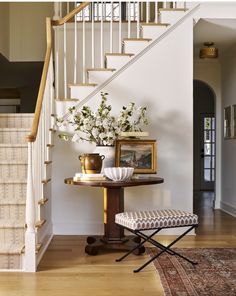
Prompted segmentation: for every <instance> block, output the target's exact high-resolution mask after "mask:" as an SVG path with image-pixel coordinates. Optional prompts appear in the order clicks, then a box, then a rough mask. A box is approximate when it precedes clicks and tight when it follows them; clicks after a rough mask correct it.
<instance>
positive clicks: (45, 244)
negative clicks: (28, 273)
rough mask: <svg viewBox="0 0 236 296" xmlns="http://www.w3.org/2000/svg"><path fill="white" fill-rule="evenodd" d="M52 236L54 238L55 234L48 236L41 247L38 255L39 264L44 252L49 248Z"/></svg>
mask: <svg viewBox="0 0 236 296" xmlns="http://www.w3.org/2000/svg"><path fill="white" fill-rule="evenodd" d="M52 238H53V234H51V235H50V236H49V237H48V238H47V240H45V241H43V245H42V248H41V249H40V251H39V254H38V256H37V266H38V265H39V263H40V261H41V259H42V257H43V255H44V253H45V252H46V250H47V248H48V246H49V244H50V242H51V240H52Z"/></svg>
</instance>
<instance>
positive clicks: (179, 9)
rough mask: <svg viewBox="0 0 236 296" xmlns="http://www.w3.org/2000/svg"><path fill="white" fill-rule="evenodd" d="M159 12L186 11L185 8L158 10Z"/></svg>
mask: <svg viewBox="0 0 236 296" xmlns="http://www.w3.org/2000/svg"><path fill="white" fill-rule="evenodd" d="M159 11H188V9H187V8H159Z"/></svg>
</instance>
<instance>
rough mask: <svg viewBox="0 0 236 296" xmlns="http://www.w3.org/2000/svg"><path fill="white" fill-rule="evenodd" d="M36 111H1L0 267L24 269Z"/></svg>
mask: <svg viewBox="0 0 236 296" xmlns="http://www.w3.org/2000/svg"><path fill="white" fill-rule="evenodd" d="M32 119H33V114H20V113H15V114H13V113H12V114H10V113H6V114H4V113H2V114H0V241H1V245H0V269H4V270H20V269H22V254H23V249H24V240H25V204H26V184H27V155H28V151H27V142H26V135H27V134H29V132H30V128H31V125H32Z"/></svg>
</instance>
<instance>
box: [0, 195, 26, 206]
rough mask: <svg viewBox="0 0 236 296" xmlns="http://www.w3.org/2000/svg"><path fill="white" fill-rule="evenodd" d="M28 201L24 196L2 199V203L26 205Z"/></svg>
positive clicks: (0, 201)
mask: <svg viewBox="0 0 236 296" xmlns="http://www.w3.org/2000/svg"><path fill="white" fill-rule="evenodd" d="M25 203H26V201H25V200H24V199H22V198H19V197H18V198H12V197H11V198H4V199H1V200H0V205H25Z"/></svg>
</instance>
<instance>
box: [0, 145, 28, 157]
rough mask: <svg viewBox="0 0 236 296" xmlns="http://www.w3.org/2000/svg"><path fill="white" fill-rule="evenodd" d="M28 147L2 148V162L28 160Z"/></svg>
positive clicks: (0, 151) (0, 155) (0, 150)
mask: <svg viewBox="0 0 236 296" xmlns="http://www.w3.org/2000/svg"><path fill="white" fill-rule="evenodd" d="M27 156H28V149H27V147H1V148H0V160H12V159H15V160H27Z"/></svg>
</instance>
